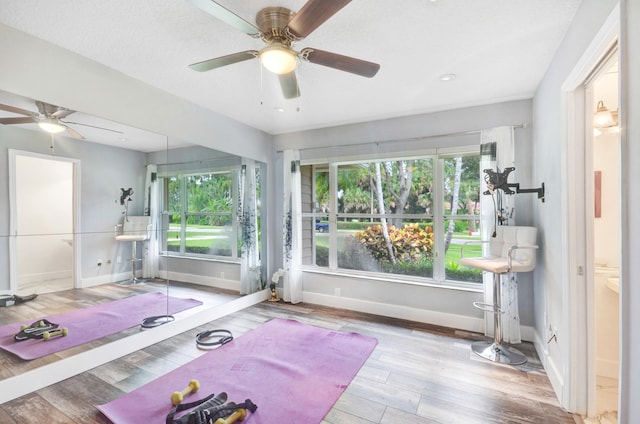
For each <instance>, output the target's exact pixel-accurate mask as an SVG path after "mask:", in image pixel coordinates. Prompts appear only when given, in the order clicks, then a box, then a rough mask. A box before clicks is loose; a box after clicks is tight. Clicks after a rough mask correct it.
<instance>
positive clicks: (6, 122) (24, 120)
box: [0, 117, 36, 125]
mask: <svg viewBox="0 0 640 424" xmlns="http://www.w3.org/2000/svg"><path fill="white" fill-rule="evenodd" d="M34 122H36V121H35V120H34V119H33V118H28V117H24V118H22V117H18V118H0V124H4V125H11V124H33V123H34Z"/></svg>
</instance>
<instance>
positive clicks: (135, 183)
mask: <svg viewBox="0 0 640 424" xmlns="http://www.w3.org/2000/svg"><path fill="white" fill-rule="evenodd" d="M43 108H45V109H46V111H47V114H51V115H52V116H53V115H56V111H60V112H58V113H57V117H59V120H58V123H59V124H62V126H63V128H62V131H61V132H60V133H56V134H53V133H48V132H46V131H45V130H43V129H41V128H40V126H39V125H38V122H39V121H41V120H42V119H41V118H42V116H41V115H42V112H43V110H45V109H43ZM29 112H31V115H27V113H29ZM54 117H56V116H54ZM0 120H1V121H0V122H1V123H2V125H0V163H1V164H2V166H0V169H1V170H2V171H1V173H0V176H1V179H2V181H3V183H2V184H1V185H0V199H1V201H0V294H2V295H3V296H4V297H5V298H6V296H13V295H18V296H19V297H18V298H16V299H18V300H22V299H23V298H25V299H28V297H29V295H34V294H36V295H37V298H36V299H34V300H27V301H25V302H24V303H21V304H19V305H14V306H7V307H0V318H1V320H0V326H5V325H12V324H13V323H20V322H25V321H33V320H37V319H40V318H42V317H46V316H50V315H56V314H59V313H64V312H67V311H79V310H82V309H83V308H87V307H92V306H95V305H102V304H107V303H108V302H113V301H118V300H121V299H127V298H133V297H135V296H143V295H146V294H148V293H159V294H161V295H162V296H159V297H158V298H157V299H156V300H146V301H145V302H148V303H149V304H147V303H144V304H145V305H146V307H147V308H148V309H147V310H148V314H149V316H150V317H153V316H156V317H166V316H168V315H173V316H174V317H175V318H176V320H179V319H180V317H182V316H189V314H197V313H200V312H201V311H203V310H206V309H208V308H215V307H218V306H221V305H223V304H225V303H228V302H233V301H235V300H237V299H239V298H241V297H242V296H243V295H246V294H254V293H258V292H260V291H261V290H262V289H264V287H265V280H266V278H265V274H266V270H265V269H264V267H263V266H261V264H263V263H266V261H265V248H266V241H265V240H263V234H266V232H264V231H262V229H261V226H262V222H264V220H263V219H262V215H263V213H264V210H263V208H262V207H261V205H263V204H265V200H264V199H266V184H263V182H264V181H266V172H267V169H266V165H265V164H264V163H262V162H257V161H255V160H251V159H247V158H243V157H239V156H236V155H230V154H228V153H224V152H221V151H218V150H214V149H210V148H206V147H202V146H198V145H195V144H192V143H188V142H184V141H180V140H172V139H170V138H168V137H165V136H163V135H159V134H155V133H153V132H149V131H145V130H141V129H137V128H131V127H127V126H124V125H120V124H118V123H114V122H110V121H107V120H104V119H100V118H98V117H94V116H90V115H87V114H83V113H82V112H80V111H68V110H67V111H64V109H63V108H61V107H60V106H56V105H48V104H43V103H40V102H38V100H36V99H28V98H24V97H21V96H17V95H14V94H11V93H7V92H0ZM138 218H144V219H143V222H144V223H143V225H142V227H141V228H142V230H141V229H140V228H137V229H135V228H134V227H133V223H134V221H136V220H137V219H138ZM127 223H130V225H128V224H127ZM141 232H142V233H143V234H145V236H144V237H142V240H136V238H135V237H133V239H132V238H131V237H129V238H127V237H126V236H127V235H140V233H141ZM120 236H125V237H120ZM134 258H135V259H134ZM174 298H176V299H195V300H196V301H197V302H199V303H198V304H196V305H195V306H192V305H191V306H189V307H188V309H185V310H183V311H181V312H176V313H174V311H173V310H172V307H171V306H170V301H169V300H172V299H174ZM136 299H138V298H136ZM149 299H150V298H149ZM200 303H201V304H200ZM61 324H63V323H61ZM151 326H153V323H152V324H151ZM162 327H163V326H161V325H160V326H158V328H154V329H153V330H152V331H154V332H162V331H163V330H162ZM19 330H20V329H19V328H18V327H16V332H17V331H19ZM140 333H141V329H140V328H139V326H137V325H136V326H134V327H131V328H127V329H125V330H123V331H119V332H117V333H116V334H110V335H107V336H105V337H101V338H99V339H98V340H93V341H91V342H88V343H83V344H81V345H79V346H76V347H72V348H70V349H66V350H63V351H60V352H55V353H52V354H48V355H45V356H43V357H39V358H36V359H31V360H24V359H21V358H20V357H19V356H16V355H14V354H13V353H10V352H7V351H5V350H3V349H0V359H1V361H2V363H3V367H2V371H0V382H1V381H2V380H6V379H12V378H14V377H16V376H19V375H20V374H22V373H27V372H29V371H32V370H34V369H38V368H44V367H47V366H50V365H51V364H54V363H56V362H57V361H60V360H63V359H65V358H69V357H72V356H73V355H76V354H82V353H83V352H86V351H88V350H90V349H96V348H98V347H101V346H105V345H106V344H109V343H112V342H115V341H117V340H122V339H123V338H125V337H127V338H128V337H135V336H136V335H138V334H140Z"/></svg>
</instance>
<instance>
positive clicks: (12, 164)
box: [9, 149, 82, 293]
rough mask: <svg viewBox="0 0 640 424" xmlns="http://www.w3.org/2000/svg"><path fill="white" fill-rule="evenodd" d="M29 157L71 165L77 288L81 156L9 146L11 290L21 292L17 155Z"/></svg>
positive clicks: (75, 282)
mask: <svg viewBox="0 0 640 424" xmlns="http://www.w3.org/2000/svg"><path fill="white" fill-rule="evenodd" d="M17 156H28V157H33V158H38V159H45V160H51V161H58V162H67V163H71V165H72V173H73V176H72V181H73V184H72V185H73V187H72V198H73V200H72V206H71V209H72V215H73V217H72V225H73V227H72V238H73V243H72V267H71V279H72V282H73V287H74V288H79V287H80V286H81V285H80V284H79V281H81V275H82V272H81V264H82V262H81V251H82V249H81V246H80V243H81V238H80V236H79V235H80V192H81V190H80V180H81V179H80V175H81V172H80V159H74V158H67V157H62V156H53V155H45V154H41V153H35V152H30V151H26V150H16V149H9V290H10V291H11V293H17V291H18V274H17V263H18V260H17V239H16V237H17V235H18V225H17V224H18V216H17V208H16V196H17V193H16V157H17Z"/></svg>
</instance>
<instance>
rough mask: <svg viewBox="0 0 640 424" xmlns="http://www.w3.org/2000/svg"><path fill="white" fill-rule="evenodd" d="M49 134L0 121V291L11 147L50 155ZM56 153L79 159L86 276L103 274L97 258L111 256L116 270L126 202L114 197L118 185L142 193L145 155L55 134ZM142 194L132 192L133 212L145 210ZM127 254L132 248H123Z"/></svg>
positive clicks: (0, 287) (4, 281)
mask: <svg viewBox="0 0 640 424" xmlns="http://www.w3.org/2000/svg"><path fill="white" fill-rule="evenodd" d="M50 141H51V140H50V137H49V136H48V135H47V134H45V133H43V132H42V131H32V130H27V129H22V128H16V127H11V126H7V125H0V181H2V183H1V184H0V291H7V290H9V262H8V261H9V238H8V235H9V210H10V209H9V208H10V203H9V167H8V151H9V149H16V150H22V151H29V152H34V153H40V154H45V155H50V154H51V150H50V148H49V146H50ZM55 155H56V156H60V157H67V158H74V159H79V160H80V161H81V164H80V168H81V183H80V188H81V192H80V199H81V204H80V217H81V221H80V228H79V229H77V231H79V233H80V236H81V246H82V252H81V272H82V278H84V279H90V278H92V277H98V276H100V275H101V274H104V273H105V272H107V271H105V268H106V266H105V267H103V268H99V267H98V266H97V259H103V260H106V259H113V260H114V265H113V268H112V269H110V270H109V272H119V271H121V270H122V268H124V267H125V266H126V263H122V264H121V265H120V266H119V268H121V269H116V265H115V258H116V255H117V252H118V250H117V249H118V248H117V247H116V246H115V240H114V237H113V236H114V226H115V225H116V224H117V223H118V222H119V220H121V216H122V210H123V208H122V206H120V204H119V202H118V203H117V204H116V200H118V199H119V196H120V188H121V187H124V188H128V187H132V188H133V189H134V193H140V194H141V193H143V192H144V190H143V188H144V175H145V172H146V171H145V161H146V155H145V154H144V153H140V152H134V151H132V150H126V149H120V148H114V147H108V146H104V145H101V144H96V143H91V142H88V141H79V140H74V139H71V138H67V137H60V136H56V138H55ZM142 205H143V197H142V196H141V195H136V194H134V201H132V202H131V205H130V213H131V214H140V213H141V212H142ZM120 254H121V255H123V257H125V258H126V257H127V254H128V250H125V251H124V252H121V253H120Z"/></svg>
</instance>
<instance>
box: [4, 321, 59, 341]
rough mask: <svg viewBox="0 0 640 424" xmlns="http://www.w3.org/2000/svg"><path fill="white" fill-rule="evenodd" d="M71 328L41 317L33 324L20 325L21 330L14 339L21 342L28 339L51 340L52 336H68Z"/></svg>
mask: <svg viewBox="0 0 640 424" xmlns="http://www.w3.org/2000/svg"><path fill="white" fill-rule="evenodd" d="M68 334H69V330H68V329H67V328H66V327H65V328H60V325H59V324H56V323H53V322H51V321H49V320H47V319H44V318H43V319H39V320H38V321H36V322H34V323H33V324H31V325H22V326H20V332H19V333H16V334H14V336H13V340H15V341H17V342H21V341H23V340H27V339H41V340H45V341H46V340H49V339H51V338H52V337H58V336H63V337H64V336H66V335H68Z"/></svg>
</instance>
